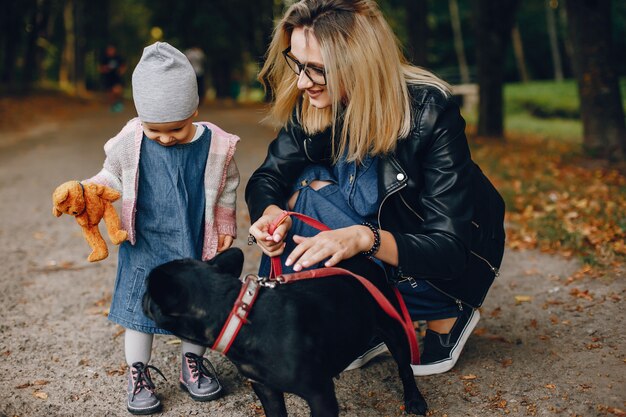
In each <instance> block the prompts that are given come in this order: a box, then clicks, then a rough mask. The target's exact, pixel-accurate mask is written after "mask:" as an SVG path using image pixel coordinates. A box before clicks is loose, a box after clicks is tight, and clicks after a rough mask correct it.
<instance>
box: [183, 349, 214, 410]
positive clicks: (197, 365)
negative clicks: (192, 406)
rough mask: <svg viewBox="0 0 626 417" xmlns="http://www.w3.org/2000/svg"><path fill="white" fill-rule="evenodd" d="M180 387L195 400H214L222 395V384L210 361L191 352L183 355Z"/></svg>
mask: <svg viewBox="0 0 626 417" xmlns="http://www.w3.org/2000/svg"><path fill="white" fill-rule="evenodd" d="M206 365H208V367H209V368H210V369H209V368H207V366H206ZM180 387H181V388H182V389H183V390H185V391H187V392H188V393H189V395H190V396H191V398H193V399H194V400H196V401H209V400H214V399H216V398H218V397H219V396H220V395H222V385H221V384H220V381H219V379H218V378H217V372H216V371H215V368H214V367H213V365H212V364H211V362H209V360H208V359H207V358H205V357H203V356H198V355H196V354H193V353H191V352H187V353H185V356H183V363H182V367H181V370H180Z"/></svg>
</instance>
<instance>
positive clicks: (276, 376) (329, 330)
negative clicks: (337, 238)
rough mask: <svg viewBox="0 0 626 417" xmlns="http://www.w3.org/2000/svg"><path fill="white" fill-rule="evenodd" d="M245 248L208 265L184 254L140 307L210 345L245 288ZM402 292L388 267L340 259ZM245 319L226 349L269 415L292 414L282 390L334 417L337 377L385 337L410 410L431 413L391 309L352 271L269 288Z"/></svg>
mask: <svg viewBox="0 0 626 417" xmlns="http://www.w3.org/2000/svg"><path fill="white" fill-rule="evenodd" d="M242 266H243V253H242V252H241V250H240V249H230V250H228V251H226V252H224V253H222V254H220V255H218V256H217V257H216V258H214V259H213V260H212V261H209V262H200V261H196V260H192V259H184V260H178V261H172V262H168V263H166V264H163V265H161V266H159V267H157V268H155V269H154V270H152V272H151V273H150V275H149V277H148V288H147V291H146V294H145V295H144V299H143V308H144V311H145V312H146V314H147V315H148V316H149V317H151V318H152V319H153V320H154V321H155V322H156V323H157V324H158V325H159V326H160V327H162V328H164V329H167V330H169V331H171V332H172V333H174V334H175V335H177V336H179V337H181V338H183V339H187V340H190V341H192V342H194V343H197V344H200V345H203V346H209V347H210V346H212V345H213V343H214V342H215V339H216V337H217V336H218V335H219V332H220V330H221V328H222V326H223V325H224V322H225V321H226V319H227V316H228V314H229V313H230V311H231V309H232V306H233V303H234V302H235V300H236V299H237V295H238V294H239V291H240V289H241V282H240V281H239V279H238V277H239V276H240V274H241V270H242ZM339 266H341V267H343V268H345V269H349V270H350V271H352V272H354V273H356V274H359V275H362V276H364V277H366V278H367V279H369V280H370V281H371V282H373V283H374V284H375V285H376V286H377V287H378V288H379V289H380V290H381V291H382V292H383V293H384V294H385V295H387V297H388V299H389V300H395V297H394V295H393V293H392V291H391V289H390V288H389V286H388V285H387V284H386V282H385V278H384V273H383V272H382V270H381V269H380V268H378V266H376V265H375V264H374V263H373V262H371V261H369V260H367V259H365V258H361V259H353V260H349V261H346V262H344V263H342V264H341V265H339ZM248 320H249V322H248V323H247V324H245V325H244V326H243V327H242V329H241V331H240V332H239V335H238V336H237V338H236V339H235V341H234V343H233V344H232V346H231V348H230V350H229V351H228V352H227V355H226V356H227V357H228V359H230V360H231V361H232V362H233V363H234V364H235V365H236V367H237V368H238V370H239V372H240V373H241V374H242V375H244V376H246V377H248V378H250V379H251V380H252V387H253V388H254V391H255V392H256V394H257V396H258V397H259V399H260V400H261V404H262V405H263V408H264V410H265V415H266V416H267V417H278V416H287V410H286V407H285V400H284V395H283V394H284V393H285V392H290V393H293V394H296V395H298V396H300V397H302V398H303V399H304V400H305V401H306V402H307V403H308V405H309V407H310V408H311V415H312V416H314V417H322V416H323V417H326V416H328V417H331V416H332V417H336V416H337V415H338V414H339V406H338V404H337V398H336V396H335V388H334V383H333V377H335V376H337V375H339V373H341V371H342V370H344V369H345V368H346V366H348V364H350V363H351V361H352V360H354V359H355V358H356V357H357V356H358V355H359V354H361V353H362V352H364V351H365V350H366V348H367V347H368V343H369V342H370V340H372V338H373V337H374V336H376V335H377V336H379V337H380V338H381V339H382V340H383V341H384V342H385V343H386V344H387V347H388V348H389V351H390V352H391V354H392V355H393V357H394V359H395V360H396V362H397V363H398V368H399V371H400V378H401V380H402V384H403V388H404V404H405V410H406V411H407V412H409V413H412V414H424V413H425V412H426V409H427V406H426V401H425V400H424V397H422V394H421V393H420V392H419V390H418V388H417V386H416V384H415V380H414V378H413V373H412V371H411V367H410V366H409V364H410V350H409V344H408V342H407V338H406V335H405V333H404V331H403V329H402V326H401V325H400V324H399V323H398V322H396V321H395V320H393V319H392V318H390V317H389V316H387V315H386V314H385V313H384V312H383V311H382V309H381V308H380V307H379V306H378V304H377V303H376V301H375V300H374V298H373V297H372V296H371V295H370V294H369V292H368V291H367V290H366V289H365V288H364V287H363V286H362V285H361V284H360V283H358V282H357V281H356V280H355V279H354V278H352V277H347V276H341V277H328V278H319V279H312V280H305V281H301V282H297V283H292V284H285V285H278V286H276V288H262V289H261V291H260V293H259V295H258V297H257V299H256V303H255V304H254V305H253V307H252V309H251V311H250V315H249V316H248Z"/></svg>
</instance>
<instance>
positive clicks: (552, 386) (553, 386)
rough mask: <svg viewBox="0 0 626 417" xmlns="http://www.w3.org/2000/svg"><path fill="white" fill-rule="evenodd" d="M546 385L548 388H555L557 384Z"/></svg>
mask: <svg viewBox="0 0 626 417" xmlns="http://www.w3.org/2000/svg"><path fill="white" fill-rule="evenodd" d="M545 387H546V388H548V389H555V388H556V385H554V384H547V385H546V386H545Z"/></svg>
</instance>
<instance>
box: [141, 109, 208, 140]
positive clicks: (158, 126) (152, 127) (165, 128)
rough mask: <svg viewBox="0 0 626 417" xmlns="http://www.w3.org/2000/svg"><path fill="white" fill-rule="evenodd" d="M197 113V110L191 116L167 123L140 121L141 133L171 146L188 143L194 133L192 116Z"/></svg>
mask: <svg viewBox="0 0 626 417" xmlns="http://www.w3.org/2000/svg"><path fill="white" fill-rule="evenodd" d="M197 115H198V110H196V111H195V112H194V114H193V115H191V117H189V118H187V119H185V120H180V121H178V122H167V123H143V122H142V123H141V125H142V127H143V133H144V134H145V135H146V137H147V138H148V139H151V140H153V141H155V142H157V143H158V144H159V145H163V146H173V145H178V144H182V143H189V142H190V141H191V139H193V135H194V134H195V133H196V129H195V126H194V124H193V123H192V122H193V118H194V117H196V116H197Z"/></svg>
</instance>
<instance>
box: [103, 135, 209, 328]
mask: <svg viewBox="0 0 626 417" xmlns="http://www.w3.org/2000/svg"><path fill="white" fill-rule="evenodd" d="M198 129H204V132H203V133H202V135H201V136H200V137H199V138H198V139H196V140H194V141H193V142H190V143H185V144H179V145H173V146H169V147H166V146H162V145H160V144H158V143H157V142H155V141H153V140H150V139H148V138H147V137H146V136H145V135H144V137H143V139H142V142H141V153H140V158H139V185H138V191H137V212H136V213H135V230H136V235H137V241H136V243H135V245H131V244H130V243H129V242H124V243H122V245H121V246H120V250H119V258H118V268H117V279H116V282H115V290H114V293H113V300H112V302H111V309H110V312H109V320H111V321H113V322H115V323H117V324H120V325H121V326H124V327H125V328H127V329H132V330H136V331H140V332H144V333H156V334H170V333H169V332H168V331H166V330H163V329H160V328H158V327H157V326H156V324H155V323H154V322H153V321H152V320H150V319H149V318H147V317H146V316H145V315H144V314H143V310H142V298H143V294H144V292H145V290H146V278H147V276H148V274H149V273H150V271H151V270H152V269H153V268H155V267H156V266H158V265H161V264H163V263H165V262H169V261H172V260H174V259H180V258H194V259H201V258H202V246H203V241H204V209H205V207H204V206H205V196H204V170H205V168H206V163H207V158H208V154H209V147H210V145H211V131H210V130H209V129H207V128H206V127H203V126H198Z"/></svg>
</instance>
